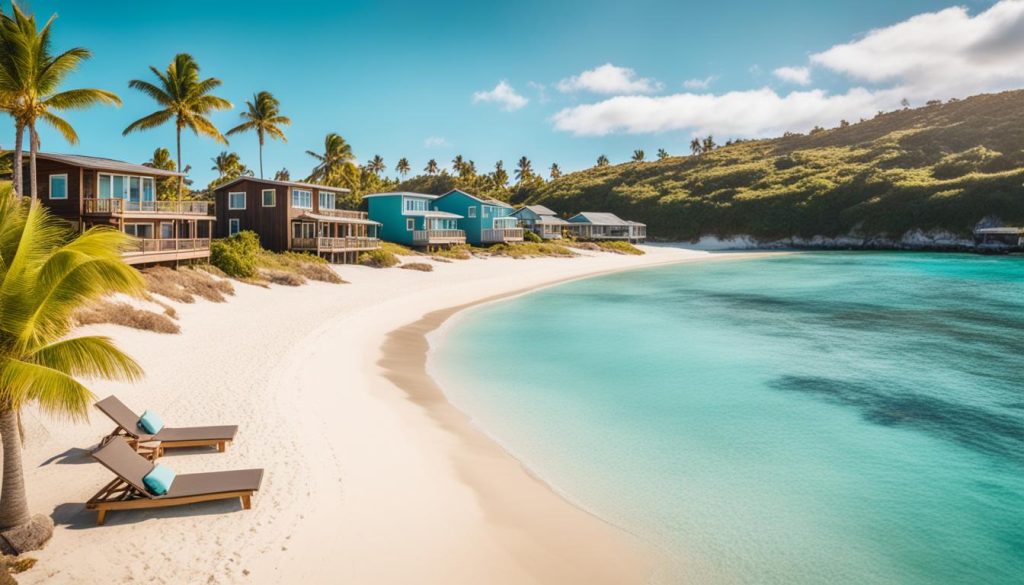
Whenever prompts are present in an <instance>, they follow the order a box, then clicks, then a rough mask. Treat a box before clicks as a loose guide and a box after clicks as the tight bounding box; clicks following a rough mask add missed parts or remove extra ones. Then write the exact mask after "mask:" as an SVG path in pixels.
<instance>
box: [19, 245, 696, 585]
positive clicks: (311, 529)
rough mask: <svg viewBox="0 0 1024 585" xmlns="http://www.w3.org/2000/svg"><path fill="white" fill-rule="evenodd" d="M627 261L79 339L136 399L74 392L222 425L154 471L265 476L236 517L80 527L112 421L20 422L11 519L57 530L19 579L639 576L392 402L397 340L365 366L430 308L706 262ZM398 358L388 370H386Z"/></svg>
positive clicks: (283, 301) (338, 291)
mask: <svg viewBox="0 0 1024 585" xmlns="http://www.w3.org/2000/svg"><path fill="white" fill-rule="evenodd" d="M645 249H646V250H647V251H648V254H647V255H645V256H642V257H633V256H618V255H611V254H591V255H589V256H587V257H580V258H572V259H554V258H550V259H531V260H511V259H505V258H490V259H486V260H480V259H474V260H470V261H456V262H452V263H438V264H436V267H435V271H434V272H432V273H422V272H417V271H412V270H399V269H388V270H374V269H369V268H363V267H352V266H342V267H339V268H338V269H339V272H340V273H341V274H342V276H343V277H344V278H345V279H346V280H349V281H351V283H352V284H347V285H326V284H320V283H313V284H310V285H308V286H304V287H298V288H287V287H272V288H270V289H264V288H260V287H255V286H249V285H243V284H237V285H236V288H237V295H236V296H235V297H232V298H230V299H229V301H228V302H227V303H226V304H214V303H208V302H205V301H198V302H197V303H196V304H192V305H184V304H178V303H175V304H174V306H175V307H176V308H177V309H178V312H179V314H180V315H181V321H180V323H181V326H182V333H181V334H180V335H159V334H155V333H148V332H140V331H135V330H130V329H125V328H120V327H115V326H90V327H87V328H83V330H82V331H81V333H89V334H96V333H99V334H104V335H110V336H112V337H114V338H115V340H116V341H117V343H118V344H119V345H120V346H121V347H122V348H123V349H125V350H127V351H128V353H130V354H131V355H132V356H133V357H135V358H136V359H137V360H138V361H139V362H140V363H141V364H142V365H143V367H144V368H145V370H146V373H147V377H146V379H145V381H143V382H142V383H139V384H136V385H128V384H115V383H106V382H97V383H93V384H92V385H91V388H92V389H93V390H94V392H95V393H96V394H97V396H98V397H101V398H102V397H104V396H107V395H109V394H111V393H114V394H117V395H118V396H119V397H120V398H121V399H122V400H124V401H125V402H126V403H127V404H128V405H129V406H132V407H134V408H135V409H136V410H138V411H141V410H143V409H145V408H150V409H154V410H156V411H158V412H159V413H161V414H162V415H163V418H164V420H165V421H166V422H167V423H168V424H169V425H171V426H187V425H200V424H233V423H237V424H239V425H240V426H241V430H240V432H239V436H238V438H237V440H236V442H235V443H233V444H232V445H231V446H230V447H229V448H228V451H227V452H226V453H223V454H218V453H215V452H210V451H205V450H195V451H193V450H186V451H187V452H186V453H180V452H173V451H172V452H171V453H170V454H168V455H167V456H165V457H164V459H163V462H164V463H165V464H166V465H169V466H171V467H172V468H174V469H175V470H177V471H178V472H179V473H181V472H193V471H213V470H219V469H232V468H248V467H264V468H266V474H265V476H264V481H263V487H262V489H261V490H260V492H259V493H258V494H257V495H256V497H255V498H254V500H253V509H252V510H250V511H244V510H241V509H240V507H239V504H238V503H237V502H231V503H207V504H196V505H192V506H187V507H179V508H166V509H161V510H152V511H126V512H111V513H110V514H109V515H108V517H107V524H106V525H105V526H101V527H97V526H95V514H94V513H90V512H87V511H86V510H85V509H84V502H85V500H86V499H88V498H89V497H90V496H92V495H93V493H94V492H95V491H96V490H98V489H99V488H100V487H101V486H103V485H104V484H105V483H106V482H107V481H109V480H110V479H111V476H110V474H109V472H107V471H106V470H105V469H104V468H103V467H101V466H100V465H99V464H98V463H94V462H92V460H91V458H90V457H89V456H88V450H89V449H91V448H93V447H94V446H95V445H96V442H97V440H98V439H99V438H100V437H101V436H102V435H103V434H105V433H107V432H109V431H110V430H111V429H112V428H113V426H114V425H113V424H112V423H111V422H109V421H108V419H106V418H105V417H104V416H103V415H102V414H101V413H99V412H94V413H93V414H91V416H90V419H91V420H90V422H89V423H87V424H86V423H77V424H74V423H69V422H66V421H55V420H50V419H48V418H45V417H41V416H40V415H38V414H37V413H36V412H34V411H29V412H27V413H26V417H25V423H26V426H27V431H28V440H27V446H26V451H25V466H26V474H27V481H28V488H29V501H30V506H31V508H32V511H33V512H42V513H48V514H52V515H53V517H54V519H55V521H56V522H57V524H58V526H57V530H56V533H55V535H54V538H53V540H52V541H51V543H50V544H49V546H48V547H47V548H46V549H45V550H43V551H40V552H39V553H37V554H34V555H33V556H36V557H37V558H38V559H39V564H38V565H37V567H36V568H34V569H32V570H31V571H29V572H28V573H25V574H23V575H21V576H20V577H19V581H20V582H22V583H30V584H31V583H50V584H52V583H81V584H88V583H134V582H145V583H175V584H180V583H305V584H314V583H342V582H345V583H474V584H476V583H489V584H490V583H516V584H520V583H584V582H585V583H600V582H607V583H622V582H642V581H643V580H644V579H645V577H646V575H647V571H648V569H649V566H648V564H647V559H646V555H643V554H638V553H637V552H636V550H635V544H636V543H632V542H631V541H630V539H629V538H628V537H627V536H626V535H624V534H623V533H621V532H620V531H619V530H617V529H614V528H612V527H610V526H608V525H606V524H604V523H603V522H601V521H600V520H598V519H596V518H594V517H592V516H590V515H588V514H586V513H584V512H582V511H580V510H578V509H576V508H575V507H573V506H571V505H569V504H568V503H566V502H565V501H564V500H562V499H561V498H559V497H558V496H556V495H555V494H554V493H553V492H552V491H551V490H549V489H547V488H546V486H544V485H543V484H542V483H541V482H539V481H537V480H535V479H533V478H532V477H531V476H530V475H529V474H528V473H526V472H525V471H524V470H523V469H522V468H521V467H520V466H519V465H518V464H517V463H516V462H515V461H514V460H513V459H512V458H511V457H509V456H508V455H506V454H504V452H502V451H501V450H500V449H498V448H496V447H495V446H494V445H493V443H491V442H490V441H489V440H487V439H486V438H485V437H483V435H482V434H480V433H479V432H476V431H473V430H472V429H471V428H469V425H467V424H465V420H464V419H465V417H464V416H461V415H460V414H459V413H456V412H454V409H452V408H451V407H450V406H448V405H447V403H446V402H444V401H443V400H441V399H439V398H438V397H437V396H435V395H432V394H430V393H429V392H428V390H424V393H423V394H417V392H409V391H407V390H408V389H409V388H412V387H415V386H416V384H417V383H418V382H417V380H420V381H422V379H421V378H417V376H420V375H421V373H420V372H417V371H416V370H417V369H418V368H421V367H422V364H420V365H417V361H418V360H421V358H420V357H417V355H416V354H417V351H419V350H421V349H422V348H421V347H419V346H418V345H417V344H418V343H420V341H421V339H420V340H418V339H416V335H415V331H412V330H409V329H408V328H406V330H405V333H404V334H402V335H405V336H406V337H408V339H406V338H404V337H402V335H399V337H397V338H396V337H394V336H392V340H391V342H392V344H393V345H392V347H391V351H392V359H391V363H389V364H388V367H389V371H390V372H391V373H390V374H389V375H388V376H385V375H384V373H385V372H383V370H382V366H381V365H380V364H379V363H378V362H379V361H380V360H381V356H382V353H381V351H382V350H381V347H382V344H384V343H385V340H386V339H388V333H389V332H392V331H394V330H397V329H399V328H401V327H403V326H407V325H409V324H411V323H415V322H417V321H419V320H421V319H422V318H423V317H424V316H425V315H427V314H428V313H431V312H433V311H438V310H440V309H446V308H450V307H456V306H460V305H465V304H467V303H472V302H475V301H479V300H481V299H484V298H489V297H493V296H495V295H500V294H507V293H510V292H512V291H519V290H523V289H525V288H529V287H534V286H538V285H541V284H545V283H550V282H554V281H558V280H561V279H566V278H570V277H576V276H583V275H588V274H596V273H600V272H604V271H609V270H618V269H624V268H629V267H638V266H643V265H652V264H656V263H664V262H674V261H687V260H700V259H706V258H710V257H712V255H710V254H708V253H706V252H698V251H692V250H679V249H673V248H661V247H646V248H645ZM403 343H405V344H409V345H408V347H409V348H410V349H409V355H410V356H411V357H410V359H411V360H412V361H411V362H410V364H409V365H408V366H407V367H406V366H403V365H402V362H401V361H400V359H399V361H397V362H396V361H395V357H394V356H395V355H399V357H400V355H401V354H402V353H403V351H404V350H403V349H402V348H403V347H406V346H403V345H402V344H403ZM394 344H397V345H394ZM396 351H397V353H396ZM420 353H422V352H421V351H420ZM406 369H407V370H408V374H409V377H408V378H407V379H404V382H403V379H402V375H404V374H403V372H405V370H406ZM396 372H397V373H398V375H397V376H396ZM396 382H398V383H399V384H403V383H404V385H405V387H406V390H405V391H404V390H403V389H402V388H401V387H400V386H399V384H396ZM426 386H429V384H426Z"/></svg>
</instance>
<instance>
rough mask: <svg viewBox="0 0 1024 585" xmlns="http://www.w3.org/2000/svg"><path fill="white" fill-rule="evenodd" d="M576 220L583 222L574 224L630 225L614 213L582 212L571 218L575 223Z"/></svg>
mask: <svg viewBox="0 0 1024 585" xmlns="http://www.w3.org/2000/svg"><path fill="white" fill-rule="evenodd" d="M576 218H582V219H583V221H576V222H574V223H590V224H594V225H629V222H628V221H626V220H624V219H622V218H621V217H619V216H617V215H615V214H614V213H605V212H600V211H581V212H579V213H577V214H576V215H574V216H572V217H571V218H569V221H573V220H575V219H576Z"/></svg>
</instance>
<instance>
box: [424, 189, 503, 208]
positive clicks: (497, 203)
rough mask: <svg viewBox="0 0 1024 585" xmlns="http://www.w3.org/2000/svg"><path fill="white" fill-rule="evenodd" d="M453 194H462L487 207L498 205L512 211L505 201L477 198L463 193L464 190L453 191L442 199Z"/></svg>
mask: <svg viewBox="0 0 1024 585" xmlns="http://www.w3.org/2000/svg"><path fill="white" fill-rule="evenodd" d="M452 193H462V194H463V195H465V196H466V197H469V198H470V199H474V200H476V201H479V202H480V203H486V204H487V205H497V206H498V207H505V208H508V209H512V206H511V205H509V204H508V203H505V202H504V201H501V200H500V199H494V198H493V197H486V198H484V197H477V196H476V195H473V194H472V193H467V192H465V191H463V190H462V189H452V190H451V191H449V192H447V193H445V194H444V195H441V197H447V196H449V195H451V194H452ZM441 197H438V199H440V198H441Z"/></svg>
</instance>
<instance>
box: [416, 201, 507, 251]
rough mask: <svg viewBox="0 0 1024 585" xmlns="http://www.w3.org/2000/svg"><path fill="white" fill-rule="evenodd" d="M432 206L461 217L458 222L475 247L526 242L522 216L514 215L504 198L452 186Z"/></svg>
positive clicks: (469, 241) (467, 238)
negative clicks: (521, 225)
mask: <svg viewBox="0 0 1024 585" xmlns="http://www.w3.org/2000/svg"><path fill="white" fill-rule="evenodd" d="M431 207H432V208H433V209H436V210H438V211H444V212H448V213H453V214H456V215H458V216H460V217H461V219H459V220H458V222H457V223H458V226H459V229H461V230H462V231H464V232H465V233H466V241H467V242H468V243H470V244H473V245H474V246H486V245H489V244H504V243H511V242H522V241H523V228H521V227H519V218H517V217H515V216H514V215H513V209H512V206H511V205H509V204H508V203H505V202H504V201H499V200H497V199H491V198H486V197H478V196H476V195H473V194H472V193H467V192H465V191H462V190H459V189H453V190H451V191H449V192H447V193H445V194H444V195H441V196H440V197H438V198H437V199H434V200H433V201H432V202H431Z"/></svg>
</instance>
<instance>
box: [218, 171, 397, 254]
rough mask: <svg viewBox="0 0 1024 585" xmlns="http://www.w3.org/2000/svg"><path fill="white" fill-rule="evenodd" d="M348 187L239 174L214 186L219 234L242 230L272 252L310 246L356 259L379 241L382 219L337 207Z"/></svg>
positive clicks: (311, 250)
mask: <svg viewBox="0 0 1024 585" xmlns="http://www.w3.org/2000/svg"><path fill="white" fill-rule="evenodd" d="M343 193H348V189H341V188H338V187H325V186H324V185H316V184H312V183H298V182H293V181H272V180H270V179H257V178H254V177H239V178H237V179H235V180H234V181H231V182H229V183H225V184H224V185H221V186H220V187H217V189H216V190H215V191H214V194H215V200H216V203H217V206H216V207H217V229H216V236H217V237H219V238H223V237H228V236H233V235H235V234H237V233H238V232H240V231H242V230H251V231H253V232H255V233H256V234H258V235H259V237H260V245H261V246H263V247H264V248H266V249H267V250H272V251H274V252H286V251H292V252H308V253H311V254H316V255H317V256H320V257H322V258H326V259H327V260H329V261H331V262H347V263H353V262H356V260H357V259H358V256H359V254H360V253H362V252H365V251H367V250H373V249H375V248H379V247H380V239H379V237H378V229H379V227H380V223H378V222H376V221H373V220H371V219H370V218H369V217H367V214H366V213H365V212H362V211H349V210H344V209H338V195H340V194H343Z"/></svg>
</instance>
